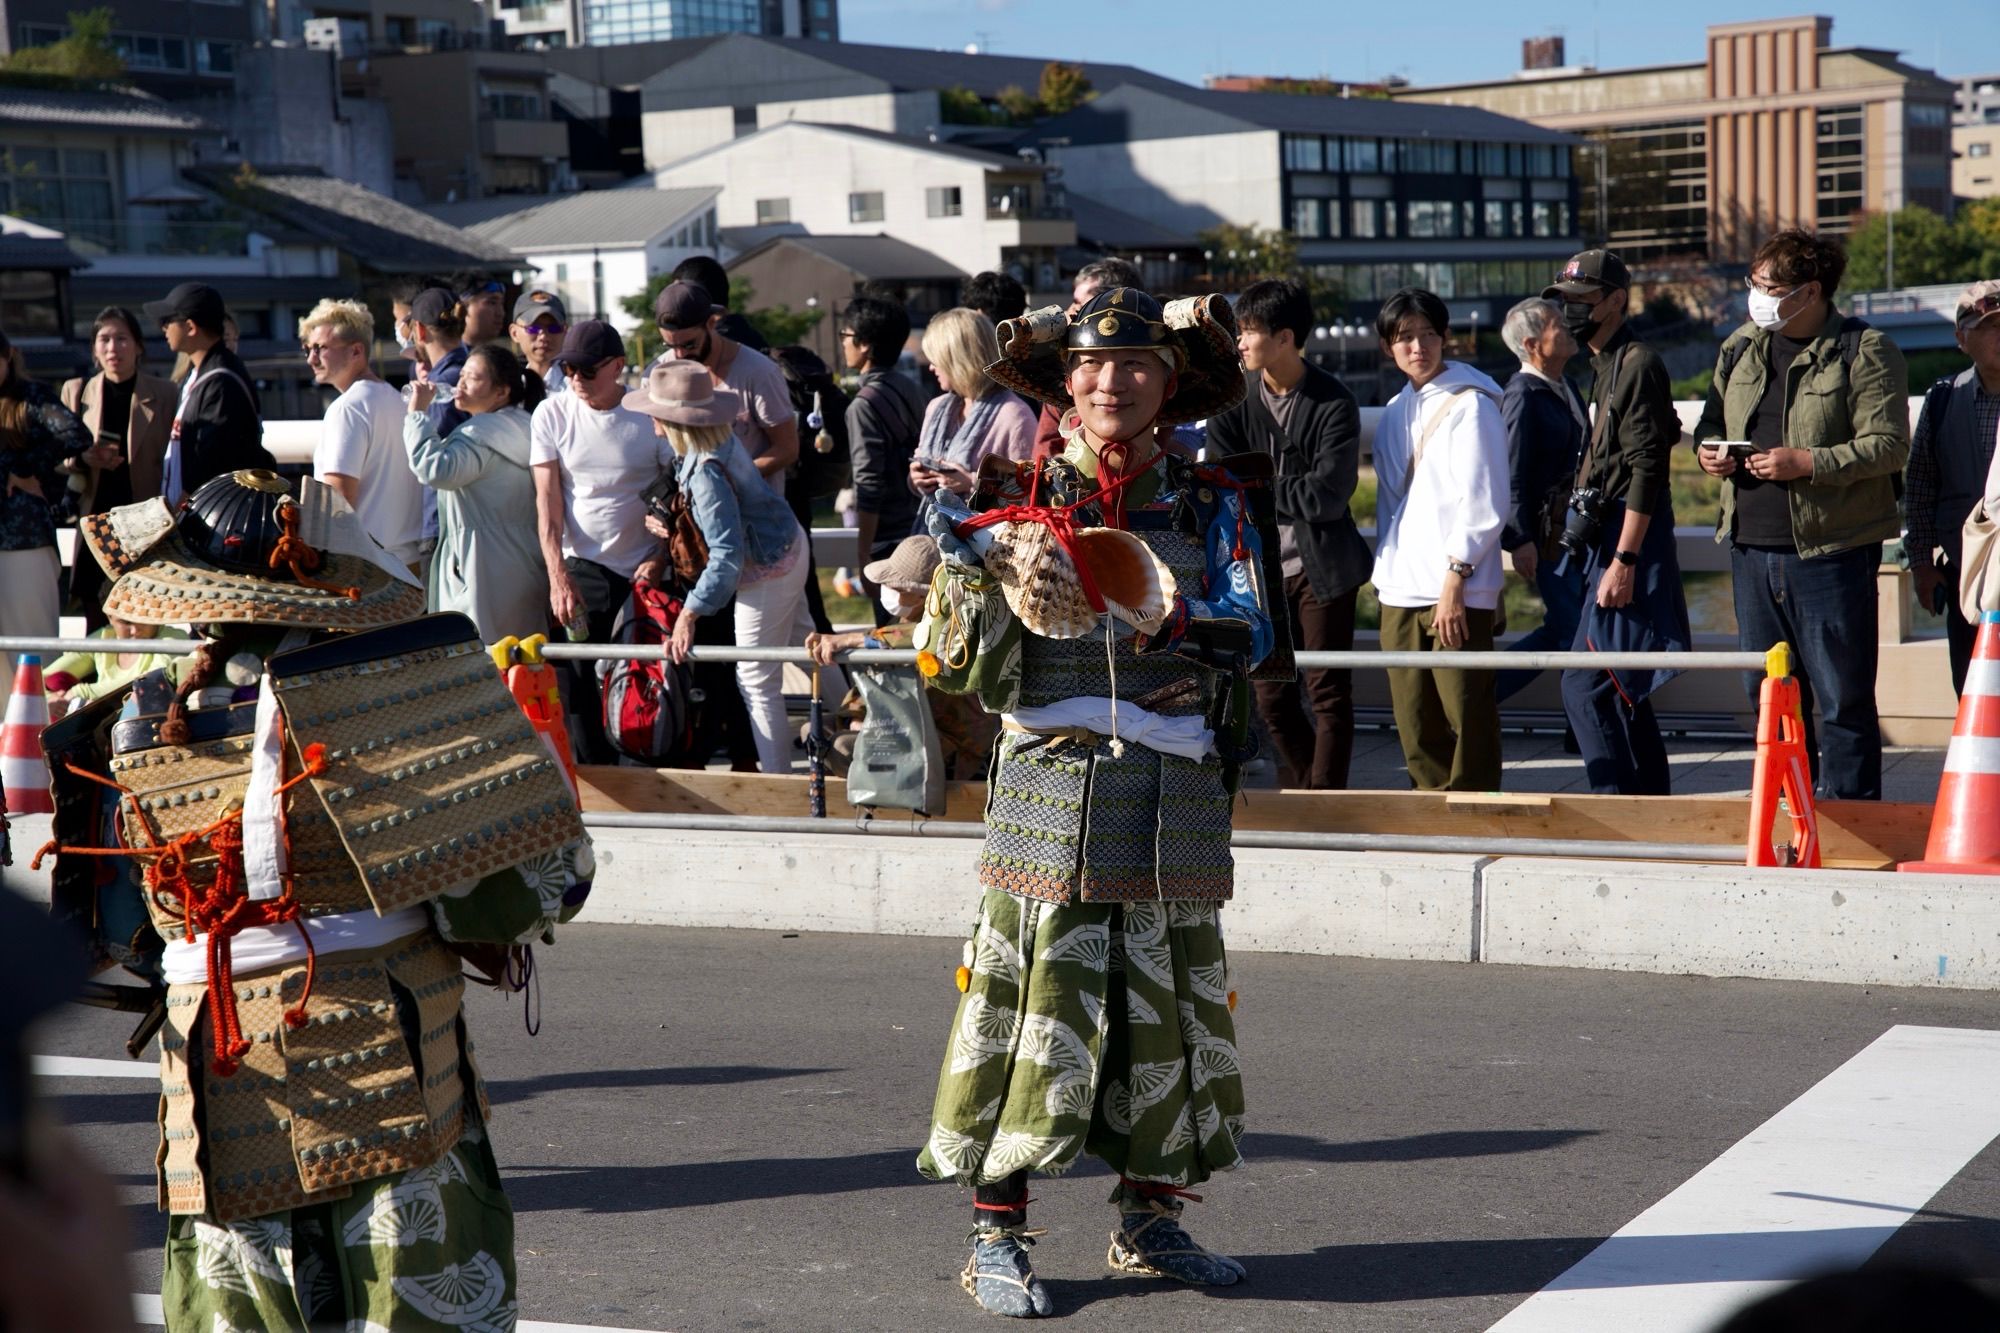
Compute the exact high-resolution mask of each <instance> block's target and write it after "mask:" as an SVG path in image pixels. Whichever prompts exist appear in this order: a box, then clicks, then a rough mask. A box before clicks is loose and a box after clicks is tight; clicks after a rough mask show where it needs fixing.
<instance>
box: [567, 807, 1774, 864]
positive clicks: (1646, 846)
mask: <svg viewBox="0 0 2000 1333" xmlns="http://www.w3.org/2000/svg"><path fill="white" fill-rule="evenodd" d="M583 823H584V826H585V827H586V828H602V829H654V830H676V831H684V832H693V833H743V832H752V833H798V834H813V835H818V834H834V835H839V836H849V835H851V836H874V837H888V838H954V839H961V838H962V839H972V838H983V837H985V836H986V826H985V825H984V824H975V823H971V822H968V821H963V820H944V819H892V818H877V819H857V820H852V821H849V820H844V819H812V818H809V817H806V816H784V815H692V814H639V813H633V812H628V811H585V812H584V816H583ZM1229 845H1230V846H1232V847H1239V848H1260V849H1262V848H1269V849H1274V850H1278V851H1306V852H1432V853H1441V854H1446V855H1453V856H1460V855H1463V856H1484V855H1490V854H1491V853H1492V852H1493V850H1494V847H1493V844H1492V842H1490V841H1489V840H1487V839H1484V838H1441V837H1430V836H1427V835H1423V834H1415V833H1295V832H1290V831H1287V830H1283V829H1238V830H1236V831H1235V832H1234V833H1233V834H1231V835H1230V839H1229ZM1506 850H1507V851H1509V852H1511V853H1513V854H1514V855H1516V856H1578V857H1593V858H1596V859H1599V860H1613V861H1695V862H1727V863H1731V864H1737V863H1741V861H1742V860H1743V849H1742V848H1740V847H1732V846H1728V845H1725V844H1722V843H1694V842H1690V843H1666V842H1657V843H1655V842H1644V843H1642V842H1627V843H1617V842H1603V841H1597V840H1594V839H1589V838H1509V839H1508V840H1507V843H1506Z"/></svg>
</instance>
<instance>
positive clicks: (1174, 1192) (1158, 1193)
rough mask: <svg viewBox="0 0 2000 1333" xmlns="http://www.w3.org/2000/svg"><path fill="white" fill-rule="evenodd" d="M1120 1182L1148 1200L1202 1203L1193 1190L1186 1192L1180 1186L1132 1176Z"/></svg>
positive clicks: (1122, 1177) (1121, 1177)
mask: <svg viewBox="0 0 2000 1333" xmlns="http://www.w3.org/2000/svg"><path fill="white" fill-rule="evenodd" d="M1118 1179H1119V1181H1120V1182H1121V1183H1122V1184H1123V1185H1124V1186H1125V1188H1126V1189H1129V1190H1131V1191H1132V1192H1133V1193H1134V1194H1137V1195H1140V1196H1141V1197H1143V1198H1147V1199H1169V1198H1172V1199H1186V1200H1188V1201H1189V1202H1190V1203H1200V1202H1201V1196H1200V1195H1199V1194H1196V1193H1194V1192H1193V1191H1192V1190H1184V1189H1182V1188H1181V1187H1180V1186H1179V1185H1169V1184H1166V1183H1164V1182H1162V1181H1158V1180H1134V1179H1132V1177H1130V1176H1120V1177H1118Z"/></svg>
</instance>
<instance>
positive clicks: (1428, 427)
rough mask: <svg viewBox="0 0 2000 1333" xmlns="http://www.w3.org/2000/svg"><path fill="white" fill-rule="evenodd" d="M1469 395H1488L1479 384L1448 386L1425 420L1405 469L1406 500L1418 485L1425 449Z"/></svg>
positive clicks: (1404, 492) (1404, 494)
mask: <svg viewBox="0 0 2000 1333" xmlns="http://www.w3.org/2000/svg"><path fill="white" fill-rule="evenodd" d="M1467 393H1486V390H1484V389H1482V388H1480V387H1479V386H1478V385H1477V384H1452V385H1447V386H1446V387H1445V390H1444V399H1443V401H1441V402H1440V403H1438V405H1437V406H1436V407H1433V408H1432V409H1431V410H1430V415H1428V416H1426V417H1425V418H1424V428H1423V429H1422V430H1421V431H1419V432H1418V433H1417V442H1416V444H1415V445H1413V446H1412V447H1411V449H1410V464H1409V466H1408V467H1406V468H1404V469H1403V496H1404V498H1405V499H1407V498H1409V494H1410V487H1412V486H1414V485H1416V482H1417V465H1418V464H1419V463H1422V462H1423V461H1424V447H1425V446H1426V445H1428V444H1429V443H1430V442H1431V436H1433V435H1435V434H1437V432H1438V427H1439V426H1442V425H1443V424H1444V419H1445V418H1446V417H1448V416H1450V415H1451V413H1452V409H1453V408H1454V407H1456V406H1457V405H1458V399H1459V395H1460V394H1467ZM1487 397H1489V398H1490V397H1492V395H1491V394H1487Z"/></svg>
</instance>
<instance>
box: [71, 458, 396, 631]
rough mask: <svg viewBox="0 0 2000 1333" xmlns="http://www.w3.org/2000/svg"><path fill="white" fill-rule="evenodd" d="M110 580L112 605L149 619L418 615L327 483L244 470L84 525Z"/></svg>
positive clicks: (373, 622) (335, 622)
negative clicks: (180, 498)
mask: <svg viewBox="0 0 2000 1333" xmlns="http://www.w3.org/2000/svg"><path fill="white" fill-rule="evenodd" d="M79 528H80V531H81V532H82V534H83V539H84V542H85V544H86V545H88V546H89V547H90V551H91V554H92V555H94V556H95V557H97V563H98V564H100V565H102V566H103V567H104V572H105V573H106V574H107V575H108V576H110V578H111V579H112V580H113V582H112V585H111V589H110V591H109V592H107V593H106V594H105V598H104V609H105V612H106V614H108V615H113V616H117V617H119V618H120V619H122V620H130V621H133V622H135V623H137V624H142V625H171V624H182V623H189V624H198V625H206V624H258V625H282V626H286V627H291V628H299V629H326V630H356V629H372V628H374V627H376V626H378V625H392V624H395V623H396V622H398V621H402V620H408V619H411V618H412V617H414V616H420V615H422V614H423V611H424V590H423V588H422V587H420V586H418V585H417V584H416V583H415V582H413V581H412V580H411V579H410V578H409V576H408V575H407V574H406V573H401V572H399V571H398V570H397V564H398V562H397V561H396V558H395V557H394V556H392V555H390V554H388V553H387V552H386V551H383V550H382V548H381V547H379V546H377V545H376V544H375V543H374V542H373V541H372V540H371V539H370V538H369V537H368V535H367V533H365V532H363V531H362V529H361V524H360V521H359V520H358V519H356V518H355V516H354V511H353V510H352V509H349V508H348V507H347V506H346V504H345V503H344V502H342V501H341V500H340V499H339V496H338V493H337V492H335V491H333V490H332V489H331V488H329V487H327V486H326V485H324V484H323V483H320V482H317V481H313V480H312V479H310V478H302V479H301V480H300V481H299V482H297V483H296V487H295V485H294V483H291V482H288V481H286V480H285V479H284V478H283V477H280V476H279V475H278V474H277V473H275V472H267V471H264V470H262V469H243V470H239V471H236V472H229V473H224V474H223V475H222V476H219V477H215V478H212V479H210V480H209V481H208V482H206V483H204V484H203V485H202V487H201V488H200V489H199V490H197V491H196V492H195V493H194V494H193V495H192V496H189V497H188V499H187V500H186V501H185V502H183V504H182V505H181V509H180V513H179V514H178V516H177V515H176V514H175V513H174V511H172V510H170V509H168V508H167V504H166V501H164V500H161V499H158V498H157V497H156V498H154V499H151V500H147V501H145V502H143V503H141V504H131V505H121V506H119V507H118V508H116V509H111V510H108V511H106V512H104V513H101V514H91V515H87V516H86V517H85V518H84V519H83V520H82V521H81V523H80V525H79Z"/></svg>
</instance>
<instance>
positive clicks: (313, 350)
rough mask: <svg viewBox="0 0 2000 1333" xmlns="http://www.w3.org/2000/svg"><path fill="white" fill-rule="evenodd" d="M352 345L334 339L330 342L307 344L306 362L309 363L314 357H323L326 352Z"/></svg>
mask: <svg viewBox="0 0 2000 1333" xmlns="http://www.w3.org/2000/svg"><path fill="white" fill-rule="evenodd" d="M352 345H353V344H351V343H345V342H342V341H340V340H339V339H338V338H336V339H334V340H333V341H331V342H323V343H307V344H306V360H308V361H311V360H313V359H314V358H315V357H321V356H325V355H326V354H327V353H328V352H331V351H332V350H333V349H334V348H336V347H351V346H352Z"/></svg>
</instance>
